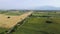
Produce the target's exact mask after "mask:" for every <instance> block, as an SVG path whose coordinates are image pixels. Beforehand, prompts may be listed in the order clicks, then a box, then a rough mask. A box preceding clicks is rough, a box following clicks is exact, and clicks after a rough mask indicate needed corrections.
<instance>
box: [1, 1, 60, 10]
mask: <svg viewBox="0 0 60 34" xmlns="http://www.w3.org/2000/svg"><path fill="white" fill-rule="evenodd" d="M41 6H54V7H60V0H0V9H28V8H34V7H41Z"/></svg>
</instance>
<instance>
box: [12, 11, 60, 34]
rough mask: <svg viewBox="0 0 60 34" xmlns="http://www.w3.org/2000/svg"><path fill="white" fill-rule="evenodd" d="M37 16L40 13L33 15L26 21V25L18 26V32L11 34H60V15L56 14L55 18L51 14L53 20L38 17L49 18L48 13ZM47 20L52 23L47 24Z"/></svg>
mask: <svg viewBox="0 0 60 34" xmlns="http://www.w3.org/2000/svg"><path fill="white" fill-rule="evenodd" d="M53 13H54V12H53ZM36 14H38V13H37V12H36V13H33V15H32V16H31V17H30V18H28V19H27V20H25V22H24V23H25V24H24V25H22V26H21V27H20V26H18V28H17V30H16V31H15V32H13V33H11V34H60V17H59V16H57V15H58V13H57V14H56V13H54V14H53V15H54V16H52V13H50V14H49V15H50V16H52V17H53V18H50V17H49V18H48V17H38V16H47V15H48V13H47V12H46V13H42V14H41V13H40V14H38V15H36ZM55 14H56V15H55ZM33 16H35V17H33ZM47 20H51V22H52V23H46V21H47ZM19 27H20V28H19Z"/></svg>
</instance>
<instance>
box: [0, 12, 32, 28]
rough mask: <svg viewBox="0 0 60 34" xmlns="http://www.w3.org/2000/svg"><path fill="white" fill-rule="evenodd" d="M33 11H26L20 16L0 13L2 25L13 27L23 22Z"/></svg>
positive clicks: (0, 25) (0, 24) (0, 23)
mask: <svg viewBox="0 0 60 34" xmlns="http://www.w3.org/2000/svg"><path fill="white" fill-rule="evenodd" d="M31 13H32V12H27V13H24V14H22V15H20V16H9V15H3V14H0V27H3V28H12V27H14V26H15V25H16V24H17V23H18V22H21V21H22V20H24V19H25V18H27V17H28V16H29V15H30V14H31Z"/></svg>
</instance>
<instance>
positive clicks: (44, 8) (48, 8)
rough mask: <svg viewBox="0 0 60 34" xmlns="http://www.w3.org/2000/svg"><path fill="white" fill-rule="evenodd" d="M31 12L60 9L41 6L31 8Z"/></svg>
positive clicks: (58, 8) (59, 8)
mask: <svg viewBox="0 0 60 34" xmlns="http://www.w3.org/2000/svg"><path fill="white" fill-rule="evenodd" d="M32 10H60V7H53V6H41V7H36V8H32Z"/></svg>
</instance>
